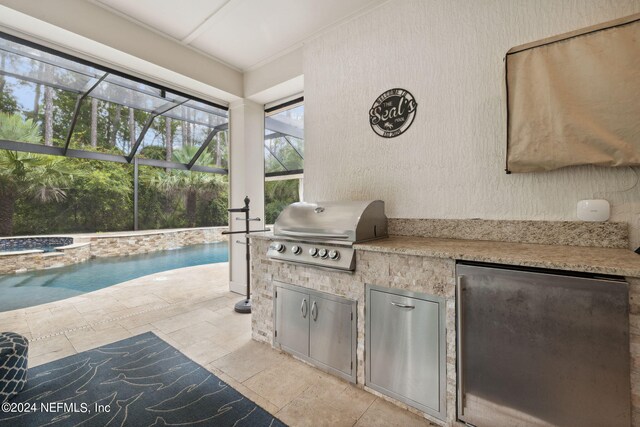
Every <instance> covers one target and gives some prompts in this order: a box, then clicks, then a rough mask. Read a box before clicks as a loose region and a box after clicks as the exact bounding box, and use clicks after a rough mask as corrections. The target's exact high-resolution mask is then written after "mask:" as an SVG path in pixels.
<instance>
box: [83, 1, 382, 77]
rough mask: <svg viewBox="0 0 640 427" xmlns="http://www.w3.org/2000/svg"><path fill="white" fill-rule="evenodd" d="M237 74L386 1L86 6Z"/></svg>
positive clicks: (216, 2) (106, 4)
mask: <svg viewBox="0 0 640 427" xmlns="http://www.w3.org/2000/svg"><path fill="white" fill-rule="evenodd" d="M89 1H92V2H93V3H95V4H98V5H100V6H102V7H104V8H106V9H108V10H110V11H111V12H114V13H117V14H119V15H122V16H124V17H126V18H127V19H130V20H132V21H134V22H136V23H138V24H140V25H143V26H146V27H148V28H151V29H153V30H154V31H156V32H160V33H162V34H163V35H165V36H167V37H170V38H172V39H174V40H176V41H178V42H180V43H182V44H184V45H187V46H189V47H191V48H194V49H196V50H198V51H200V52H202V53H204V54H206V55H208V56H211V57H214V58H216V59H219V60H221V61H222V62H224V63H226V64H228V65H230V66H232V67H234V68H237V69H238V70H241V71H246V70H251V69H254V68H257V67H259V66H260V65H263V64H265V63H267V62H269V61H271V60H272V59H275V58H277V57H278V56H280V55H282V54H284V53H287V52H290V51H292V50H294V49H296V48H298V47H299V46H301V45H302V43H303V42H304V41H305V40H307V39H309V38H311V37H313V36H314V35H316V34H318V33H319V32H321V31H323V30H326V29H328V28H330V27H332V26H335V25H338V24H340V23H342V22H344V21H346V20H348V19H350V18H352V17H354V16H357V15H359V14H361V13H363V12H365V11H367V10H370V9H372V8H374V7H375V6H378V5H380V4H381V3H384V2H385V1H387V0H269V1H266V0H186V1H185V0H135V1H131V0H89Z"/></svg>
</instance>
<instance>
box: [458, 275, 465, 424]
mask: <svg viewBox="0 0 640 427" xmlns="http://www.w3.org/2000/svg"><path fill="white" fill-rule="evenodd" d="M463 280H464V276H462V275H459V276H458V277H457V280H456V311H457V314H458V316H457V321H458V333H457V338H458V416H462V415H464V407H465V403H464V401H465V393H464V363H463V362H464V361H463V356H462V355H463V353H464V352H463V339H462V337H463V335H464V329H463V328H464V301H463V296H462V293H463V292H464V283H463Z"/></svg>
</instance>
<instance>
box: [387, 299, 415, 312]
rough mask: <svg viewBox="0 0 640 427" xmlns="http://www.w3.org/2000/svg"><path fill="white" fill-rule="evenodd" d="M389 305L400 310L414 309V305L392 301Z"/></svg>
mask: <svg viewBox="0 0 640 427" xmlns="http://www.w3.org/2000/svg"><path fill="white" fill-rule="evenodd" d="M391 305H395V306H396V307H400V308H407V309H409V310H413V309H414V308H416V306H415V305H405V304H400V303H399V302H394V301H391Z"/></svg>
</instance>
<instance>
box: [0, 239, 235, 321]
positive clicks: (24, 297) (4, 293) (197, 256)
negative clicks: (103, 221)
mask: <svg viewBox="0 0 640 427" xmlns="http://www.w3.org/2000/svg"><path fill="white" fill-rule="evenodd" d="M228 260H229V253H228V245H227V242H216V243H208V244H204V245H192V246H185V247H183V248H178V249H173V250H168V251H158V252H153V253H149V254H143V255H130V256H119V257H108V258H95V259H91V260H89V261H86V262H83V263H81V264H73V265H68V266H65V267H59V268H53V269H49V270H38V271H29V272H26V273H18V274H10V275H4V276H0V312H2V311H9V310H16V309H18V308H25V307H31V306H34V305H39V304H44V303H47V302H52V301H58V300H61V299H65V298H70V297H73V296H76V295H82V294H84V293H87V292H91V291H96V290H98V289H102V288H106V287H108V286H112V285H115V284H117V283H122V282H126V281H127V280H132V279H135V278H137V277H142V276H146V275H148V274H154V273H158V272H160V271H166V270H173V269H176V268H182V267H191V266H194V265H203V264H213V263H218V262H227V261H228Z"/></svg>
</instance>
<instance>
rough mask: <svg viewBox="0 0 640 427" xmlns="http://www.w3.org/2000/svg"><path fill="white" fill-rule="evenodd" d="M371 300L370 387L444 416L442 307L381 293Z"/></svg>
mask: <svg viewBox="0 0 640 427" xmlns="http://www.w3.org/2000/svg"><path fill="white" fill-rule="evenodd" d="M369 298H370V301H369V302H368V305H367V308H368V310H369V311H370V312H369V313H368V314H367V319H368V320H369V327H368V334H369V337H368V341H369V345H368V350H369V352H368V354H367V358H368V362H367V367H368V375H367V382H368V385H369V386H373V388H377V389H378V391H382V392H384V393H386V394H390V395H392V396H393V397H400V398H402V400H405V401H406V400H407V399H408V400H409V401H410V402H411V404H412V406H417V407H420V408H421V409H425V408H424V407H427V408H430V409H431V410H432V412H440V411H441V408H440V401H441V400H440V380H441V378H440V366H441V365H440V362H441V360H440V355H441V351H440V350H441V349H440V336H439V331H440V316H439V306H438V303H437V302H431V301H425V300H422V299H417V298H410V297H407V296H403V295H397V294H393V293H388V292H382V291H378V290H371V291H370V294H369ZM380 389H382V390H380ZM442 410H444V408H442Z"/></svg>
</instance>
